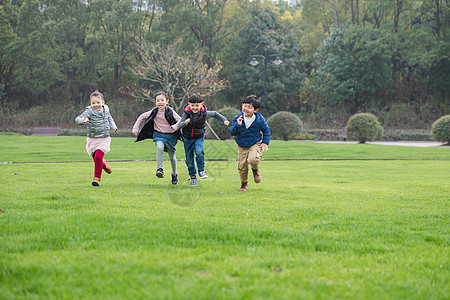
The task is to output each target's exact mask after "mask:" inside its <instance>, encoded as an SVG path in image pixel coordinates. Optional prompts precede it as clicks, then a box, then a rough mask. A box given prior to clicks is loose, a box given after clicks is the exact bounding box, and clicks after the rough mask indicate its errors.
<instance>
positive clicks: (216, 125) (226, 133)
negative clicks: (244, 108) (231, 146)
mask: <svg viewBox="0 0 450 300" xmlns="http://www.w3.org/2000/svg"><path fill="white" fill-rule="evenodd" d="M217 112H218V113H220V114H221V115H222V116H224V117H225V118H227V120H228V121H230V124H231V121H232V120H233V118H234V117H235V116H236V115H237V114H238V113H239V112H240V111H239V110H238V109H237V108H234V107H224V108H221V109H219V110H218V111H217ZM208 122H209V124H210V125H211V127H212V129H213V130H214V132H215V133H216V134H217V136H218V137H219V138H220V139H221V140H226V139H229V138H231V134H230V126H225V125H224V124H223V122H221V121H219V120H217V119H216V118H212V119H209V121H208Z"/></svg>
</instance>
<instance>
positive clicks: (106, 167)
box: [103, 160, 112, 174]
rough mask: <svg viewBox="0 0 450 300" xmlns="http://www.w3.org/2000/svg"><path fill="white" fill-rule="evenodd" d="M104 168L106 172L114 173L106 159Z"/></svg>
mask: <svg viewBox="0 0 450 300" xmlns="http://www.w3.org/2000/svg"><path fill="white" fill-rule="evenodd" d="M103 170H105V172H106V173H108V174H111V173H112V169H111V167H110V166H108V165H107V164H106V160H103Z"/></svg>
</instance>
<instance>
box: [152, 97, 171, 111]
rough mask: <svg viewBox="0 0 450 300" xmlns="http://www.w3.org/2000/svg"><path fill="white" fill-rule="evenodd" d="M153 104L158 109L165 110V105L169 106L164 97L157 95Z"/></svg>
mask: <svg viewBox="0 0 450 300" xmlns="http://www.w3.org/2000/svg"><path fill="white" fill-rule="evenodd" d="M155 104H156V107H158V109H166V106H167V104H169V100H167V98H166V96H165V95H158V96H156V99H155Z"/></svg>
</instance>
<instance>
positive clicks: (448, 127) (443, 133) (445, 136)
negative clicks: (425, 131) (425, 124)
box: [431, 115, 450, 145]
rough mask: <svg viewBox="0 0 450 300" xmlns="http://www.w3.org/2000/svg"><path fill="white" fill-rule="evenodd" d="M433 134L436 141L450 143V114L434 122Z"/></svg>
mask: <svg viewBox="0 0 450 300" xmlns="http://www.w3.org/2000/svg"><path fill="white" fill-rule="evenodd" d="M431 135H432V136H433V138H434V139H435V140H436V141H439V142H442V143H445V144H447V145H450V115H446V116H443V117H440V118H439V119H437V120H436V121H435V122H434V123H433V126H432V127H431Z"/></svg>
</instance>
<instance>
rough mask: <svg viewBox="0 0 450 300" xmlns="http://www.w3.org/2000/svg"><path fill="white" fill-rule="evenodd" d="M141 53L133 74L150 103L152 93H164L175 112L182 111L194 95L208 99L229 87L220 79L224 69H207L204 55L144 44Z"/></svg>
mask: <svg viewBox="0 0 450 300" xmlns="http://www.w3.org/2000/svg"><path fill="white" fill-rule="evenodd" d="M139 53H140V56H141V63H140V64H138V65H137V66H136V67H135V68H133V69H132V70H133V73H134V74H135V76H136V77H137V78H139V79H140V80H141V85H142V90H141V96H142V97H144V99H148V100H150V101H151V102H153V94H152V93H151V91H154V90H162V91H164V92H166V93H167V95H168V96H169V99H170V100H172V101H173V102H172V103H173V106H174V108H175V110H177V111H181V108H182V107H183V105H185V104H186V103H187V99H188V98H189V96H190V95H191V94H193V93H198V94H201V95H202V96H204V97H208V96H211V95H214V94H215V93H217V92H218V91H220V90H221V89H223V88H224V87H225V86H226V84H227V82H226V81H225V80H223V79H220V78H219V72H220V70H221V68H222V66H221V65H220V64H219V63H217V64H215V65H214V67H212V68H208V66H207V65H206V64H205V63H204V62H203V53H201V52H197V53H196V54H189V53H186V52H184V51H182V50H181V49H180V47H179V45H178V44H177V43H174V44H170V45H167V46H163V45H159V44H156V45H155V44H144V46H143V48H142V49H141V50H140V52H139ZM137 97H139V96H137Z"/></svg>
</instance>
